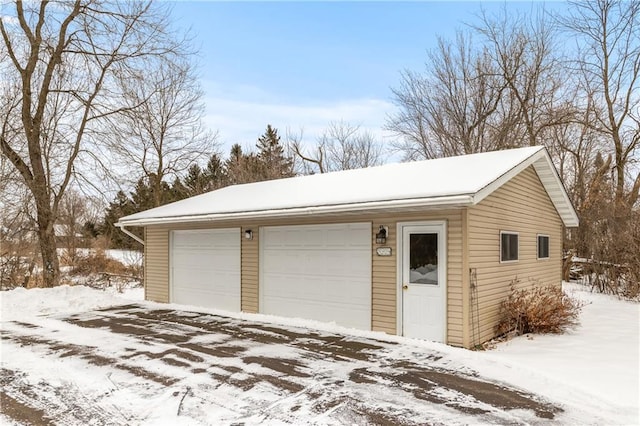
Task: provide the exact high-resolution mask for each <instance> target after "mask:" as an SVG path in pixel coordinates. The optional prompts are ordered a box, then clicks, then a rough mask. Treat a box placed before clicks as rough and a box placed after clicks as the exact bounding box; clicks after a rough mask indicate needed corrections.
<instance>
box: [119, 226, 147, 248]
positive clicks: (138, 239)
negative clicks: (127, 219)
mask: <svg viewBox="0 0 640 426" xmlns="http://www.w3.org/2000/svg"><path fill="white" fill-rule="evenodd" d="M116 226H117V227H118V228H120V230H121V231H122V232H124V233H125V234H127V235H128V236H130V237H131V238H133V239H134V240H136V241H137V242H139V243H140V244H142V245H143V246H144V240H143V239H142V238H140V237H138V236H137V235H136V234H134V233H133V232H131V231H129V230H128V229H127V228H126V225H125V224H123V223H120V222H118V223H116Z"/></svg>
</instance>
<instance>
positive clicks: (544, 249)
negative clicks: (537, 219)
mask: <svg viewBox="0 0 640 426" xmlns="http://www.w3.org/2000/svg"><path fill="white" fill-rule="evenodd" d="M548 258H549V236H548V235H538V259H548Z"/></svg>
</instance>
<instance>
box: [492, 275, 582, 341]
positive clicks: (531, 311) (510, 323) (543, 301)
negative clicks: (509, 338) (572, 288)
mask: <svg viewBox="0 0 640 426" xmlns="http://www.w3.org/2000/svg"><path fill="white" fill-rule="evenodd" d="M518 284H519V280H518V279H515V280H513V281H512V282H511V293H510V294H509V297H508V298H507V299H506V300H505V301H503V302H502V305H501V309H500V322H499V323H498V325H497V326H496V331H497V333H498V335H504V334H507V333H514V334H515V335H521V334H526V333H562V332H564V331H565V330H566V329H567V328H569V327H572V326H575V325H577V324H578V322H579V320H578V318H579V315H580V311H581V310H582V307H583V306H584V303H583V302H581V301H579V300H577V299H575V298H573V297H571V296H569V295H568V294H566V293H565V292H563V291H562V288H560V287H559V286H541V285H539V283H535V284H534V286H533V287H530V288H524V289H516V287H517V286H518Z"/></svg>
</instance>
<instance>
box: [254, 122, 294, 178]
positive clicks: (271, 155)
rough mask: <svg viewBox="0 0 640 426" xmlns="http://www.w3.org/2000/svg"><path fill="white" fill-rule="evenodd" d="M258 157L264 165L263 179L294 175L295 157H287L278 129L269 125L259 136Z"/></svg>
mask: <svg viewBox="0 0 640 426" xmlns="http://www.w3.org/2000/svg"><path fill="white" fill-rule="evenodd" d="M256 146H257V148H258V159H259V160H260V163H261V165H262V167H261V169H262V170H261V171H260V172H261V174H262V178H263V179H262V180H268V179H280V178H284V177H291V176H294V172H293V159H291V157H287V156H286V155H285V152H284V148H283V147H282V145H281V144H280V136H279V135H278V130H277V129H275V128H274V127H271V124H268V125H267V130H266V131H265V133H264V134H263V135H262V136H260V137H259V138H258V143H257V144H256Z"/></svg>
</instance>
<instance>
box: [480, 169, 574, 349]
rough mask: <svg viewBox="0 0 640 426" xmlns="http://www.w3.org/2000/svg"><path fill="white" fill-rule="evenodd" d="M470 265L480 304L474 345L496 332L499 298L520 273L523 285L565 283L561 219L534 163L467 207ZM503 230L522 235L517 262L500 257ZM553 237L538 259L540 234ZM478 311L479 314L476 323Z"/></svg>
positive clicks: (501, 298)
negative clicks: (481, 199) (535, 282)
mask: <svg viewBox="0 0 640 426" xmlns="http://www.w3.org/2000/svg"><path fill="white" fill-rule="evenodd" d="M468 228H469V231H468V233H469V268H475V269H476V273H477V284H478V298H477V304H476V303H475V302H474V303H472V304H471V310H472V313H473V315H471V319H470V324H469V326H470V333H471V340H472V344H477V343H481V342H483V341H486V340H488V339H490V338H492V337H494V335H495V333H494V329H495V326H496V324H497V322H498V317H499V310H500V303H501V302H502V300H504V298H506V297H507V295H508V294H509V284H510V282H511V281H512V280H514V279H515V278H516V277H517V278H518V279H519V280H520V286H521V287H524V286H527V285H531V283H533V282H534V280H539V282H541V283H542V284H545V285H549V284H554V285H560V283H561V277H562V221H561V219H560V216H559V215H558V213H557V211H556V210H555V208H554V206H553V204H552V202H551V200H550V199H549V196H548V195H547V193H546V191H545V190H544V187H543V186H542V183H541V182H540V179H539V178H538V175H537V174H536V172H535V170H534V169H533V167H529V168H527V169H526V170H524V171H523V172H522V173H520V174H519V175H517V176H516V177H514V178H513V179H511V180H510V181H509V182H507V183H506V184H504V185H503V186H502V187H500V188H499V189H498V190H496V191H495V192H494V193H492V194H491V195H489V196H488V197H487V198H485V199H484V200H483V201H482V202H480V203H479V204H478V205H477V206H474V207H470V208H469V209H468ZM500 231H513V232H516V233H518V234H519V236H518V242H519V253H518V260H517V261H516V262H508V263H501V262H500ZM538 234H544V235H548V236H549V259H545V260H538V259H537V235H538ZM476 313H477V315H478V318H479V324H480V326H479V327H478V326H477V324H475V320H476Z"/></svg>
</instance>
